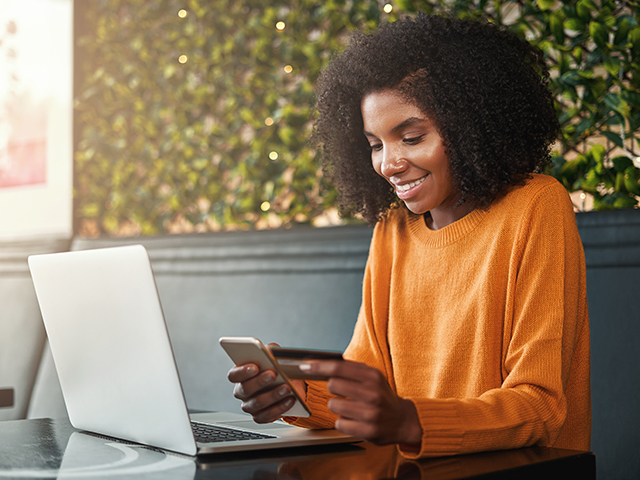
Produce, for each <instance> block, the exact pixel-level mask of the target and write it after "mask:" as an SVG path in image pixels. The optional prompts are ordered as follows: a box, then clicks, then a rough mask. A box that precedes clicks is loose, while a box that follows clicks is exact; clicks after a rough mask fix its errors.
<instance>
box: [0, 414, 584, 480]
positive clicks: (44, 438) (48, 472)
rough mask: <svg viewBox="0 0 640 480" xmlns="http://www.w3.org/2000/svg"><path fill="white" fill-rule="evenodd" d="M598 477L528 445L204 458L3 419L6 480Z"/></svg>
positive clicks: (53, 424) (354, 448)
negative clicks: (411, 454)
mask: <svg viewBox="0 0 640 480" xmlns="http://www.w3.org/2000/svg"><path fill="white" fill-rule="evenodd" d="M480 477H481V478H517V479H519V480H520V479H528V478H543V477H546V478H572V479H595V457H594V456H593V455H592V454H590V453H584V452H574V451H570V450H560V449H553V448H537V447H532V448H524V449H519V450H509V451H502V452H488V453H482V454H476V455H461V456H455V457H442V458H434V459H427V460H421V461H408V460H406V459H404V458H403V457H402V456H401V455H399V454H398V452H397V449H396V448H395V447H394V446H388V447H376V446H374V445H371V444H368V443H365V442H363V443H359V444H356V445H335V446H324V447H304V448H289V449H280V450H271V451H264V450H262V451H259V452H241V453H234V454H218V455H209V456H204V457H201V458H198V459H195V458H192V457H187V456H182V455H177V454H172V453H167V452H163V451H160V450H157V449H153V448H149V447H145V446H141V445H136V444H131V443H126V442H121V441H118V440H115V439H112V438H107V437H101V436H98V435H94V434H89V433H86V432H80V431H77V430H75V429H74V428H73V427H72V426H71V425H70V424H69V422H68V421H67V420H51V419H38V420H20V421H10V422H0V480H1V479H3V478H59V479H72V478H73V479H78V478H91V479H96V478H118V479H133V478H136V479H140V478H149V479H154V480H155V479H165V478H166V479H177V480H181V479H189V480H191V479H194V478H197V479H205V478H211V479H214V478H215V479H240V480H243V479H247V480H249V479H256V480H258V479H259V480H271V479H273V480H301V479H302V480H315V479H317V480H332V479H341V480H342V479H349V480H356V479H367V480H382V479H393V478H399V479H407V480H409V479H421V480H422V479H424V480H426V479H429V480H454V479H463V478H480Z"/></svg>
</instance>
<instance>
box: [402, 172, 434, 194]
mask: <svg viewBox="0 0 640 480" xmlns="http://www.w3.org/2000/svg"><path fill="white" fill-rule="evenodd" d="M427 177H428V175H425V176H424V177H422V178H419V179H418V180H416V181H415V182H411V183H406V184H404V185H396V191H398V192H407V191H409V190H411V189H412V188H413V187H415V186H418V185H420V184H421V183H422V182H424V181H425V179H426V178H427Z"/></svg>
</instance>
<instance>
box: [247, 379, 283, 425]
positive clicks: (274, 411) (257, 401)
mask: <svg viewBox="0 0 640 480" xmlns="http://www.w3.org/2000/svg"><path fill="white" fill-rule="evenodd" d="M294 402H295V399H294V398H293V397H292V396H291V389H290V388H289V386H288V385H279V386H278V387H276V388H273V389H271V390H268V391H266V392H264V393H261V394H259V395H256V396H254V397H252V398H250V399H248V400H246V401H244V402H242V405H241V408H242V410H243V411H244V412H246V413H249V414H251V415H252V416H253V419H254V421H256V422H257V423H268V422H273V421H274V420H277V419H278V418H280V417H281V416H282V415H283V414H284V413H285V412H286V411H287V410H289V409H290V408H291V407H292V406H293V404H294Z"/></svg>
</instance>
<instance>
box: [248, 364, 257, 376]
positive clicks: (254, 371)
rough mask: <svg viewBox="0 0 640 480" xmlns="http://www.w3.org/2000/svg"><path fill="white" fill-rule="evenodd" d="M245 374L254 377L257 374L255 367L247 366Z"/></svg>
mask: <svg viewBox="0 0 640 480" xmlns="http://www.w3.org/2000/svg"><path fill="white" fill-rule="evenodd" d="M247 373H249V374H251V375H255V374H256V373H258V369H257V368H256V366H255V365H249V366H248V367H247Z"/></svg>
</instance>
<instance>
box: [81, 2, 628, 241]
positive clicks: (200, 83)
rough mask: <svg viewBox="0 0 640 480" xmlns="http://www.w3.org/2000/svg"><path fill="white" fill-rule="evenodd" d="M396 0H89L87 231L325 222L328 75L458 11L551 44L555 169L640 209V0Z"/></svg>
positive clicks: (605, 197)
mask: <svg viewBox="0 0 640 480" xmlns="http://www.w3.org/2000/svg"><path fill="white" fill-rule="evenodd" d="M385 3H386V2H382V1H381V2H377V1H358V0H351V1H346V0H326V1H322V2H320V1H312V0H289V1H284V0H268V1H267V0H245V1H238V2H228V1H222V0H127V1H126V2H125V1H123V0H90V1H89V0H85V1H83V2H76V15H78V16H79V18H80V22H79V23H80V24H81V25H82V29H83V31H84V32H86V33H83V34H81V35H80V36H79V37H78V39H77V45H78V49H77V53H76V61H77V64H78V65H79V68H80V73H81V75H80V77H81V79H80V83H79V85H78V87H77V92H78V94H77V98H76V106H75V108H76V115H77V116H76V122H77V125H78V126H79V132H78V133H79V135H78V142H77V148H76V154H75V163H76V192H75V196H76V205H77V208H76V212H75V215H76V218H77V220H78V221H77V224H78V226H79V230H80V232H81V233H83V234H86V235H94V234H104V233H107V234H116V235H117V234H131V233H143V234H155V233H164V232H173V231H194V230H195V231H203V230H215V229H221V228H222V229H229V228H264V227H269V226H282V225H284V226H287V225H291V224H293V223H297V222H306V223H312V222H314V221H316V220H317V219H318V218H320V217H322V215H323V214H325V212H327V211H328V210H331V209H333V208H335V207H334V206H335V203H336V193H335V191H334V189H333V188H332V187H331V186H330V185H328V184H327V183H326V182H325V180H324V179H323V177H322V172H321V171H320V167H319V161H318V158H317V152H316V151H315V150H314V149H312V148H311V147H310V146H309V145H308V143H307V140H308V138H309V134H310V132H311V125H312V119H313V84H314V82H315V79H316V78H317V76H318V74H319V72H320V71H321V69H322V68H323V67H324V66H325V65H326V64H327V62H328V60H329V58H330V56H331V54H332V53H333V52H334V51H336V50H339V49H340V48H341V47H342V45H343V44H344V42H345V41H346V38H348V32H349V30H351V29H355V28H358V29H365V30H370V29H373V28H375V26H376V25H378V24H379V23H380V22H382V21H393V20H394V19H395V18H397V15H398V14H400V13H402V12H415V11H417V10H421V11H425V12H428V13H430V12H435V13H437V12H440V11H443V10H444V9H445V8H452V9H453V10H454V12H455V13H456V14H457V15H459V16H462V17H479V16H487V17H489V18H490V19H491V21H493V22H495V23H498V24H504V25H508V26H509V28H511V29H513V30H514V31H516V32H517V33H518V34H519V35H521V36H525V37H526V38H527V39H529V40H530V41H532V42H534V43H535V44H537V45H539V46H540V48H542V49H543V51H544V52H545V54H546V56H547V58H548V60H549V62H550V65H551V70H552V81H551V88H552V89H553V90H554V92H555V94H556V98H557V108H558V115H559V118H560V121H561V123H562V126H563V132H562V136H561V138H560V139H559V141H558V148H559V151H558V152H557V154H556V155H555V156H554V160H555V164H554V167H553V171H552V173H553V174H554V175H555V176H556V177H557V178H559V179H560V180H561V181H562V182H563V184H564V185H565V186H566V187H567V189H569V190H570V191H574V190H584V191H586V192H589V193H590V194H592V195H594V201H595V203H594V206H595V208H598V209H602V208H630V207H634V206H636V204H637V199H636V196H637V195H639V194H640V189H639V188H638V179H639V177H640V174H639V171H640V170H639V169H638V168H637V167H636V166H635V164H634V163H633V161H632V158H635V156H636V154H635V153H634V149H635V148H636V143H637V142H638V137H637V129H638V126H639V125H640V94H639V93H638V91H639V87H640V66H639V65H640V60H639V59H640V26H639V25H638V22H637V17H638V13H639V12H640V7H639V6H638V5H639V4H638V2H634V1H628V2H626V3H625V5H626V6H624V7H620V6H618V3H616V2H614V1H609V0H580V1H578V2H577V3H576V2H574V1H562V2H561V1H558V0H544V1H542V0H537V1H536V2H532V1H530V0H518V1H504V2H500V1H487V0H438V1H426V0H398V1H396V2H393V5H394V10H393V11H392V12H391V13H390V14H387V13H384V10H383V7H384V5H385ZM181 9H184V12H186V16H184V17H181V16H180V15H179V12H180V11H181ZM278 22H284V28H278V26H277V25H278ZM183 55H184V56H186V58H185V57H182V60H181V56H183ZM185 60H186V61H185ZM181 61H182V62H184V63H181Z"/></svg>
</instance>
